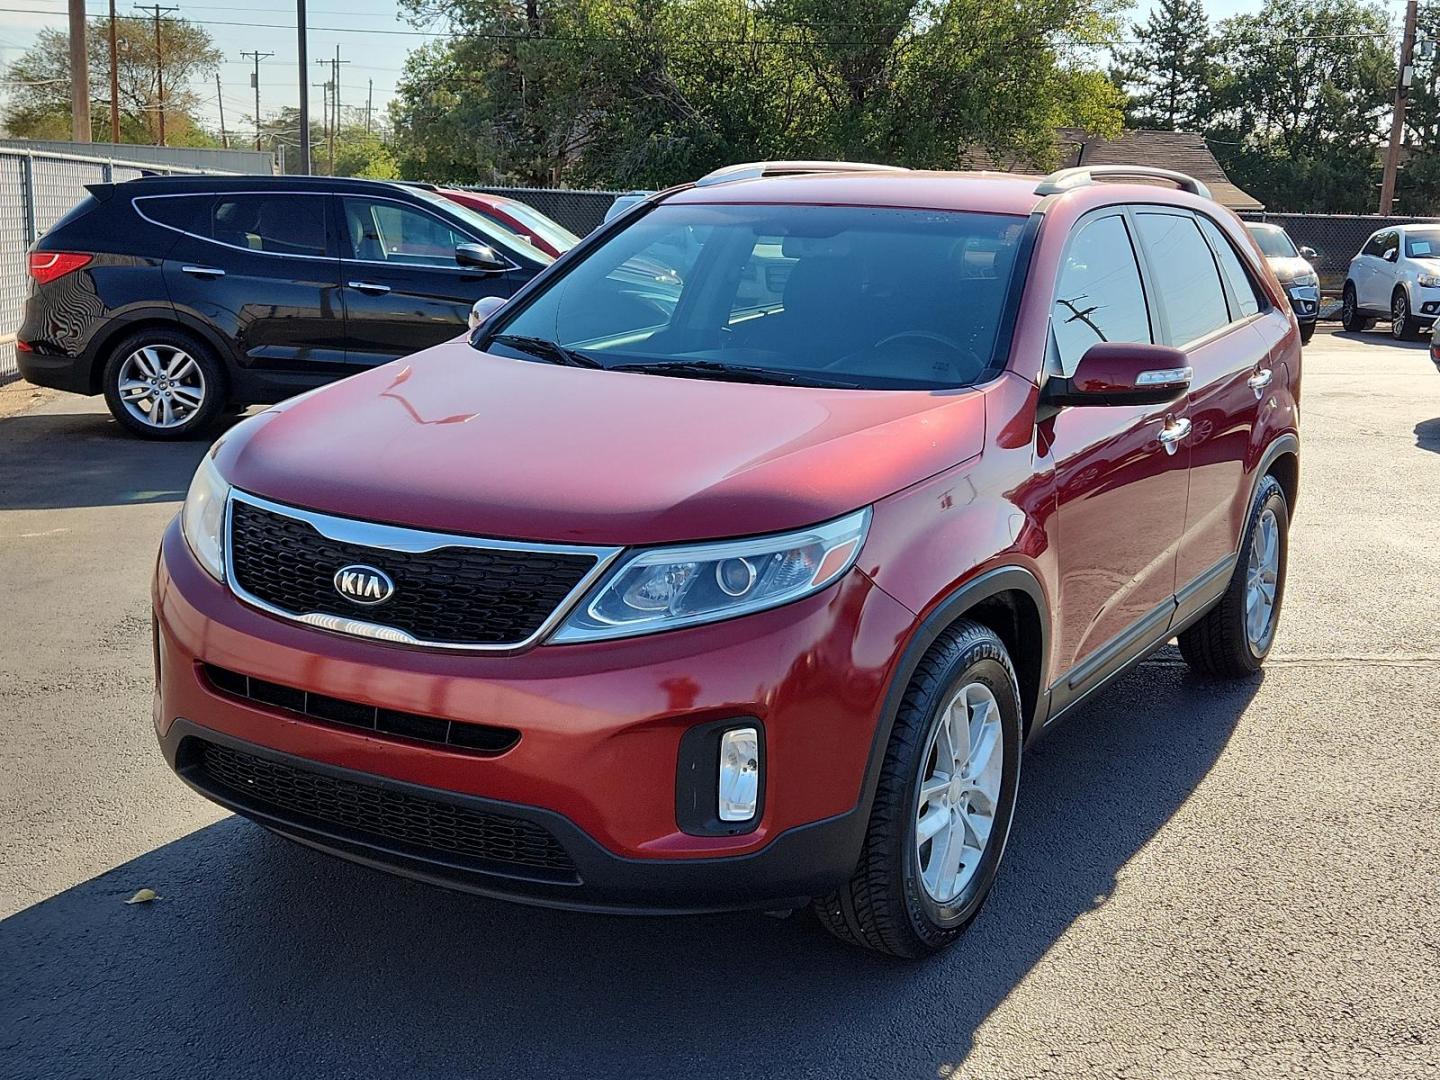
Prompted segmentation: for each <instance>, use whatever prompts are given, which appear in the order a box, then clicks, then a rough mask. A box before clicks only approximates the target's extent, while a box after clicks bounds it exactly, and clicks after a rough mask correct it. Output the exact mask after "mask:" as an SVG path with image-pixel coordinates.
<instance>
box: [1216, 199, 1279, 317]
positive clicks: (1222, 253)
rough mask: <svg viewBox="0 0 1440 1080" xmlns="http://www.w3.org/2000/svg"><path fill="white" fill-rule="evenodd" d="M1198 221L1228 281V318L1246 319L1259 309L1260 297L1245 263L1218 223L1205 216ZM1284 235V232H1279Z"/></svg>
mask: <svg viewBox="0 0 1440 1080" xmlns="http://www.w3.org/2000/svg"><path fill="white" fill-rule="evenodd" d="M1196 220H1197V221H1199V222H1200V230H1201V231H1202V232H1203V233H1204V234H1205V235H1206V237H1207V238H1208V239H1209V240H1210V247H1211V248H1212V249H1213V250H1214V252H1215V257H1216V258H1217V259H1219V260H1220V272H1221V273H1222V274H1224V275H1225V280H1226V281H1227V282H1229V283H1230V292H1231V294H1232V298H1233V301H1234V310H1232V311H1231V312H1230V318H1231V319H1232V320H1234V321H1236V322H1238V321H1240V320H1241V319H1248V318H1249V317H1250V316H1251V315H1254V314H1256V313H1257V312H1258V311H1259V310H1260V299H1259V296H1258V295H1257V293H1256V292H1255V282H1254V281H1253V280H1252V279H1251V277H1250V274H1249V273H1248V272H1247V271H1246V269H1245V264H1244V263H1242V262H1241V261H1240V256H1239V255H1237V254H1235V245H1234V244H1232V243H1230V238H1229V237H1227V236H1226V235H1225V233H1224V231H1223V230H1222V229H1221V228H1220V226H1219V225H1216V224H1215V222H1213V221H1211V220H1210V219H1209V218H1207V217H1201V218H1197V219H1196ZM1280 235H1281V236H1284V235H1285V234H1284V233H1281V234H1280Z"/></svg>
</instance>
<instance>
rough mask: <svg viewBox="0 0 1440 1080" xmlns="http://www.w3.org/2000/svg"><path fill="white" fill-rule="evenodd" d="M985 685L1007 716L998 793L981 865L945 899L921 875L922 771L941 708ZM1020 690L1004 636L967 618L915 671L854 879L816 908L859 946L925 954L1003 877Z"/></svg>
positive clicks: (950, 937) (948, 938)
mask: <svg viewBox="0 0 1440 1080" xmlns="http://www.w3.org/2000/svg"><path fill="white" fill-rule="evenodd" d="M971 683H980V684H982V685H983V686H984V687H985V688H986V689H988V690H989V691H990V692H991V693H992V694H993V695H994V698H995V703H996V705H997V706H998V712H999V714H1000V734H999V739H1000V742H999V745H1000V747H1001V749H1002V750H1003V754H1004V757H1003V759H1002V762H1001V769H1000V784H999V796H998V798H997V799H996V802H995V814H994V818H993V824H992V826H991V829H990V833H989V837H988V840H987V842H986V843H985V845H984V848H983V853H982V854H981V856H980V860H979V863H978V865H977V867H976V870H975V871H974V872H973V875H972V876H971V878H970V880H969V882H968V884H967V885H965V887H964V888H963V889H962V891H961V892H960V893H959V894H958V895H957V896H956V897H954V898H953V899H952V900H950V901H949V902H948V903H943V904H942V903H937V902H936V901H935V900H934V899H933V898H932V897H931V896H930V895H929V894H928V892H927V890H926V889H925V887H924V886H923V883H922V882H921V879H920V866H919V855H918V852H917V847H916V844H915V836H916V832H915V830H916V813H917V810H918V809H919V786H920V781H921V770H922V768H923V767H926V766H927V764H928V761H929V757H930V755H929V750H930V743H931V739H930V736H931V734H932V732H933V730H934V729H935V727H936V725H937V723H938V719H939V716H940V713H941V711H942V709H943V708H944V707H945V706H946V705H947V704H948V703H949V702H950V700H951V698H952V697H953V696H954V694H955V693H956V692H958V691H959V690H960V689H961V688H963V687H965V686H967V685H969V684H971ZM1020 753H1021V717H1020V694H1019V689H1018V686H1017V683H1016V679H1015V669H1014V666H1013V665H1012V664H1011V662H1010V656H1009V654H1008V653H1007V652H1006V651H1005V646H1004V644H1002V643H1001V641H1000V639H999V638H998V637H996V635H995V634H994V632H993V631H991V630H990V629H989V628H988V627H984V626H981V625H979V624H978V623H973V622H969V621H967V620H962V621H960V622H957V623H956V624H955V625H953V626H951V627H949V628H948V629H947V630H945V631H944V632H943V633H942V634H941V635H940V637H939V638H938V639H937V640H936V641H935V643H934V644H933V645H932V646H931V647H930V651H929V652H927V653H926V654H925V657H924V659H923V660H921V661H920V664H919V665H918V667H917V668H916V670H915V674H914V676H913V677H912V678H911V680H910V685H909V686H908V688H907V689H906V691H905V697H904V699H903V701H902V702H901V705H900V710H899V713H898V714H897V715H896V717H895V726H894V728H893V730H892V731H891V734H890V742H889V744H888V746H887V747H886V750H885V759H884V762H883V764H882V765H881V769H880V777H879V780H878V782H877V784H876V789H875V802H874V806H873V808H872V809H871V813H870V824H869V828H868V830H867V832H866V834H865V843H864V845H863V847H862V849H861V852H860V859H859V862H858V864H857V865H856V868H855V873H854V875H853V876H852V877H851V879H850V881H849V882H848V883H847V884H846V885H844V886H842V887H841V888H839V889H837V890H836V891H835V892H833V893H831V894H830V895H828V896H823V897H818V898H817V899H816V900H815V902H814V910H815V914H816V916H817V917H818V918H819V920H820V922H821V924H822V925H824V926H825V928H826V929H827V930H829V931H830V932H831V933H832V934H834V935H835V936H836V937H838V938H840V939H841V940H842V941H845V942H847V943H849V944H852V945H859V946H864V947H866V948H870V949H874V950H876V951H878V952H882V953H888V954H889V955H891V956H896V957H902V958H905V959H912V960H913V959H920V958H922V957H925V956H929V955H930V954H932V953H935V952H938V951H939V950H941V949H943V948H945V947H946V946H947V945H949V944H950V943H951V942H953V941H954V940H955V939H956V938H958V937H959V936H960V935H961V933H962V932H964V930H965V928H966V927H967V926H969V924H970V923H971V921H972V920H973V919H974V918H975V916H976V915H977V914H978V913H979V911H980V908H981V905H982V904H983V903H984V902H985V898H986V896H987V895H989V892H990V886H991V884H992V883H993V881H994V880H995V873H996V871H997V870H998V868H999V865H1000V859H1001V857H1002V856H1003V854H1004V852H1005V843H1006V840H1007V839H1008V837H1009V834H1010V825H1011V822H1012V821H1013V819H1014V814H1015V795H1016V792H1017V790H1018V788H1019V781H1020Z"/></svg>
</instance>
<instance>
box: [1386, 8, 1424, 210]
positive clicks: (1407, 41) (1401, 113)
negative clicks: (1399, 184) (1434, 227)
mask: <svg viewBox="0 0 1440 1080" xmlns="http://www.w3.org/2000/svg"><path fill="white" fill-rule="evenodd" d="M1415 8H1416V5H1415V0H1409V2H1408V3H1407V4H1406V5H1405V34H1404V36H1403V37H1402V38H1401V39H1400V76H1399V78H1397V79H1396V80H1395V111H1394V113H1392V114H1391V117H1390V145H1389V146H1388V147H1386V149H1385V176H1384V178H1383V179H1382V180H1381V181H1380V213H1381V214H1382V215H1387V216H1388V215H1389V214H1390V212H1391V211H1392V210H1393V209H1394V208H1395V173H1396V171H1397V170H1398V169H1399V168H1400V144H1401V143H1402V142H1403V141H1404V139H1405V106H1406V104H1407V103H1408V102H1409V100H1410V83H1411V81H1412V80H1413V79H1414V77H1415V15H1416V10H1415Z"/></svg>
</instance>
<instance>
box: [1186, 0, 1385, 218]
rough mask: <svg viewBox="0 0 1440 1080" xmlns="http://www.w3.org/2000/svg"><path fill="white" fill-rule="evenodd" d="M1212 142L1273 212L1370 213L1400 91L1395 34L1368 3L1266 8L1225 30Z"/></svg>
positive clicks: (1282, 2) (1333, 0)
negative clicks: (1390, 113) (1389, 120)
mask: <svg viewBox="0 0 1440 1080" xmlns="http://www.w3.org/2000/svg"><path fill="white" fill-rule="evenodd" d="M1217 45H1218V52H1219V55H1220V58H1221V61H1222V63H1223V65H1224V71H1223V72H1222V74H1221V76H1220V79H1219V81H1218V84H1217V87H1216V92H1215V119H1214V121H1213V122H1212V123H1211V125H1210V127H1209V129H1208V131H1207V133H1206V134H1207V136H1208V137H1209V138H1210V140H1211V146H1212V148H1213V149H1214V151H1215V154H1216V156H1217V157H1218V158H1219V159H1220V161H1221V163H1222V164H1223V165H1224V166H1225V169H1226V171H1227V172H1228V173H1229V174H1230V177H1231V179H1233V180H1234V181H1235V182H1236V183H1237V184H1239V185H1240V186H1241V187H1243V188H1245V189H1246V190H1248V191H1250V192H1252V193H1253V194H1254V195H1256V196H1257V197H1258V198H1260V199H1261V200H1262V201H1263V202H1265V203H1266V205H1267V206H1270V207H1272V208H1274V209H1284V210H1291V211H1321V212H1324V211H1331V212H1343V213H1369V212H1373V211H1374V208H1375V207H1374V204H1375V197H1376V185H1377V184H1378V182H1379V160H1380V159H1379V147H1380V143H1381V137H1382V132H1383V130H1384V120H1385V116H1386V114H1387V112H1388V110H1389V107H1390V102H1391V99H1392V96H1393V93H1394V83H1395V42H1394V38H1393V28H1392V27H1391V25H1390V23H1389V20H1388V19H1387V17H1386V15H1385V12H1384V9H1383V8H1380V7H1379V6H1377V5H1373V4H1368V3H1363V2H1361V0H1320V2H1319V3H1315V2H1313V0H1266V3H1265V6H1264V8H1263V9H1262V10H1261V11H1260V12H1258V13H1256V14H1254V15H1237V16H1235V17H1234V18H1231V19H1226V20H1224V21H1223V22H1221V23H1220V26H1219V32H1218V35H1217Z"/></svg>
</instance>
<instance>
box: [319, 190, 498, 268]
mask: <svg viewBox="0 0 1440 1080" xmlns="http://www.w3.org/2000/svg"><path fill="white" fill-rule="evenodd" d="M345 227H346V228H347V229H348V230H349V232H350V250H351V251H353V252H354V253H355V258H357V259H364V260H366V261H367V262H385V263H395V264H396V265H398V266H445V267H449V268H451V269H454V268H455V249H456V248H457V247H459V246H460V245H461V244H470V243H474V241H473V240H472V239H471V238H470V237H468V236H466V235H465V234H464V233H462V232H460V231H458V230H457V229H453V228H451V227H450V225H448V224H447V223H446V222H443V221H441V220H440V219H439V218H437V217H432V216H431V215H429V214H427V213H426V212H425V211H423V210H420V209H418V208H416V207H413V206H406V205H405V204H404V203H396V202H389V201H387V200H381V199H346V200H345Z"/></svg>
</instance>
